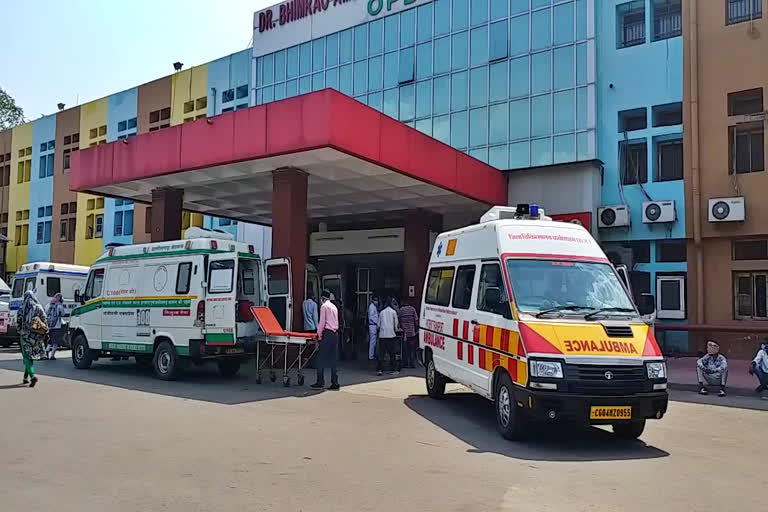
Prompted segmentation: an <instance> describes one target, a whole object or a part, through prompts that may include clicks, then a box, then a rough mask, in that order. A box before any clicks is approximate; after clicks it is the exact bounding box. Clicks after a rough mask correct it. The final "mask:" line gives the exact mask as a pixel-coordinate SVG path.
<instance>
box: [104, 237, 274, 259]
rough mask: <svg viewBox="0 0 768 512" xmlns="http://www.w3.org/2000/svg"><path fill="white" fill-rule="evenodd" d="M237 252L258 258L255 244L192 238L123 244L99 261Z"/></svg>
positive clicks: (112, 249)
mask: <svg viewBox="0 0 768 512" xmlns="http://www.w3.org/2000/svg"><path fill="white" fill-rule="evenodd" d="M225 252H237V253H239V254H240V255H242V256H247V257H249V258H258V257H259V255H258V254H256V253H255V252H254V248H253V245H248V244H245V243H243V242H236V241H234V240H222V239H214V238H195V239H190V240H171V241H168V242H152V243H148V244H134V245H121V246H117V247H112V248H110V249H109V250H108V251H106V252H104V254H102V255H101V256H100V257H99V259H98V260H96V261H97V262H102V261H108V260H119V259H133V258H161V257H164V256H184V255H189V254H212V253H225Z"/></svg>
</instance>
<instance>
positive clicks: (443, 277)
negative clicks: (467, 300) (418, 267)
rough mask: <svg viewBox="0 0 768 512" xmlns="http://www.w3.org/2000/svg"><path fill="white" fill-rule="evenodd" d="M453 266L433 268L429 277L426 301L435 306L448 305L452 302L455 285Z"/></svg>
mask: <svg viewBox="0 0 768 512" xmlns="http://www.w3.org/2000/svg"><path fill="white" fill-rule="evenodd" d="M453 274H454V268H453V267H442V268H433V269H431V270H430V271H429V276H428V277H427V296H426V298H425V299H424V301H425V302H426V303H427V304H433V305H435V306H448V305H449V304H450V303H451V287H452V286H453Z"/></svg>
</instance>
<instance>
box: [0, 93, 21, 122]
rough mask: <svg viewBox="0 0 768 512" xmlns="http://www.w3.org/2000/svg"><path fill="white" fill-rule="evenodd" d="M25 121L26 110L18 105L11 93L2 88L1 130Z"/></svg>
mask: <svg viewBox="0 0 768 512" xmlns="http://www.w3.org/2000/svg"><path fill="white" fill-rule="evenodd" d="M23 122H24V110H22V108H21V107H19V106H18V105H16V101H14V99H13V98H12V97H11V95H10V94H8V93H7V92H5V91H4V90H3V89H2V88H0V130H7V129H9V128H13V127H14V126H18V125H20V124H21V123H23Z"/></svg>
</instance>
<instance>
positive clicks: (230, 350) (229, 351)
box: [225, 348, 245, 355]
mask: <svg viewBox="0 0 768 512" xmlns="http://www.w3.org/2000/svg"><path fill="white" fill-rule="evenodd" d="M243 352H245V349H242V348H228V349H227V350H226V351H225V353H226V354H229V355H232V354H242V353H243Z"/></svg>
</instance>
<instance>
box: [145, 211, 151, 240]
mask: <svg viewBox="0 0 768 512" xmlns="http://www.w3.org/2000/svg"><path fill="white" fill-rule="evenodd" d="M144 233H145V234H150V233H152V207H151V206H149V207H148V208H147V209H146V210H144Z"/></svg>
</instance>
